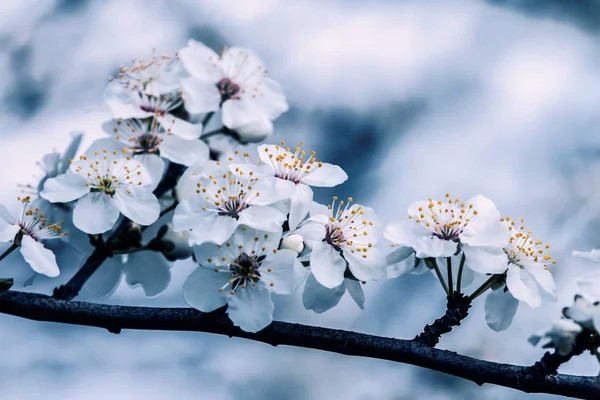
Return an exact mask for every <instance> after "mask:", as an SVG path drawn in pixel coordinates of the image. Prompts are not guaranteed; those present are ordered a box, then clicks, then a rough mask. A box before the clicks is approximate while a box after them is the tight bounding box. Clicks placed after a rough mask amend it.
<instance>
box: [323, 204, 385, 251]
mask: <svg viewBox="0 0 600 400" xmlns="http://www.w3.org/2000/svg"><path fill="white" fill-rule="evenodd" d="M337 199H338V198H337V196H334V197H333V202H332V204H331V205H330V206H328V208H329V210H330V211H331V215H330V217H329V223H328V224H327V225H326V226H325V237H324V238H323V242H325V243H328V244H329V245H331V246H332V247H333V248H334V249H335V250H337V251H342V250H344V251H350V253H351V254H354V253H359V254H360V255H361V256H362V258H367V253H368V251H369V248H371V247H373V243H370V242H369V241H368V236H369V232H370V231H371V229H372V228H373V226H374V223H373V221H368V220H367V219H366V218H365V211H364V210H363V207H362V206H360V205H355V206H353V207H350V204H351V203H352V201H353V199H352V197H348V203H344V201H343V200H340V202H339V203H338V205H337V208H336V204H335V202H336V201H337ZM371 234H372V233H371Z"/></svg>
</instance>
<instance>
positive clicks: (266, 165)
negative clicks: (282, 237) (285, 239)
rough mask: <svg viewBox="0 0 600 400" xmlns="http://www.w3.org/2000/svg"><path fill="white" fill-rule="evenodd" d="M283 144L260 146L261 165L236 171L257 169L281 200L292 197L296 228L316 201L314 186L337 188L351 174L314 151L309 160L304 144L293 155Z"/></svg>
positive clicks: (291, 226)
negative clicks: (318, 155)
mask: <svg viewBox="0 0 600 400" xmlns="http://www.w3.org/2000/svg"><path fill="white" fill-rule="evenodd" d="M283 146H285V142H281V145H262V146H259V147H258V155H259V157H260V159H261V163H260V165H258V166H256V165H252V164H244V165H234V166H232V167H234V168H236V169H238V168H239V169H241V170H244V168H249V167H254V168H252V170H253V171H254V173H255V174H256V176H259V177H261V179H265V180H267V179H268V180H272V181H273V190H275V191H277V192H278V193H280V196H279V197H281V198H289V199H290V200H291V202H290V210H289V217H288V225H289V229H290V230H294V229H296V227H297V226H298V224H300V221H302V220H303V219H304V217H305V216H306V214H307V213H308V211H309V209H310V207H311V204H312V201H313V191H312V189H311V186H320V187H334V186H337V185H339V184H341V183H343V182H345V181H346V180H347V179H348V175H346V173H345V172H344V171H343V170H342V169H341V168H340V167H338V166H337V165H333V164H327V163H323V162H321V161H317V160H316V158H315V156H316V153H315V152H314V151H313V152H311V153H310V155H309V156H308V157H306V153H305V151H304V150H302V149H301V147H302V143H300V145H299V146H298V147H296V148H294V150H293V152H292V151H291V149H290V148H285V147H283Z"/></svg>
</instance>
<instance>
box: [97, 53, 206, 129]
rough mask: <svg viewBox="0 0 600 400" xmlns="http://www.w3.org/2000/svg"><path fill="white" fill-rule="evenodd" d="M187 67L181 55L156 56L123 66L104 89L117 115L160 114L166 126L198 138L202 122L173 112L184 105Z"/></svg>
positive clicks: (163, 124) (145, 116)
mask: <svg viewBox="0 0 600 400" xmlns="http://www.w3.org/2000/svg"><path fill="white" fill-rule="evenodd" d="M182 77H183V70H182V68H181V67H180V64H179V59H178V57H177V56H174V57H171V56H161V57H158V56H154V57H153V58H152V59H151V60H150V61H148V62H146V61H137V62H134V63H133V65H132V66H131V67H121V71H120V72H119V75H118V76H117V78H116V79H113V80H111V82H110V83H109V84H108V86H107V88H106V90H105V92H104V100H105V102H106V104H107V105H108V107H109V108H110V110H111V111H112V114H113V118H114V119H130V118H142V119H143V118H152V117H154V118H156V121H157V122H158V123H159V124H160V125H161V126H162V128H163V129H164V130H165V131H166V132H168V133H173V134H175V135H178V136H179V137H181V138H183V139H188V140H193V139H198V138H199V137H200V135H201V134H202V124H199V123H198V124H192V123H190V122H187V121H185V120H183V119H181V118H177V117H175V116H174V115H173V114H172V112H173V111H174V110H176V109H178V108H180V107H181V106H182V105H183V98H182V97H181V79H182Z"/></svg>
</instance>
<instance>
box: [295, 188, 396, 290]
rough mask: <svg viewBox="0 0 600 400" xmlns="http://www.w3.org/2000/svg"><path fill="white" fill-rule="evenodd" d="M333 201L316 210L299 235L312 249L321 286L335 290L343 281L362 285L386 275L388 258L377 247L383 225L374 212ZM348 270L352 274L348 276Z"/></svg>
mask: <svg viewBox="0 0 600 400" xmlns="http://www.w3.org/2000/svg"><path fill="white" fill-rule="evenodd" d="M336 200H337V197H334V198H333V203H332V204H331V206H328V207H324V206H322V207H321V208H318V207H314V206H313V209H312V210H311V217H310V218H309V219H308V220H307V221H305V222H304V223H303V224H302V226H301V227H300V228H298V230H297V231H296V233H297V234H299V235H300V236H302V237H303V238H304V240H305V241H306V242H307V244H309V246H310V247H311V249H312V252H311V254H310V270H311V272H312V274H313V275H314V277H315V279H316V280H317V282H318V283H320V284H321V285H323V286H325V287H326V288H330V289H332V288H335V287H338V286H339V285H341V284H342V282H344V277H346V276H347V274H351V275H348V276H354V278H356V279H358V280H361V281H369V280H376V281H377V280H381V279H384V278H385V275H386V260H385V256H384V255H383V254H382V253H381V252H380V251H379V249H378V248H376V247H375V244H376V243H377V239H378V236H379V233H380V229H381V225H380V223H379V220H378V219H377V216H376V215H375V212H374V211H373V209H371V208H369V207H365V206H361V205H360V204H352V198H348V203H344V201H340V202H339V203H338V204H337V205H336ZM347 268H348V269H349V271H348V272H347Z"/></svg>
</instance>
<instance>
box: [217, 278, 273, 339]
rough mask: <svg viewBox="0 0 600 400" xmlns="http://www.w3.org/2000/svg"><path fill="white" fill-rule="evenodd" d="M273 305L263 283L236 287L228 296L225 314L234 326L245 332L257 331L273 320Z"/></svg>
mask: <svg viewBox="0 0 600 400" xmlns="http://www.w3.org/2000/svg"><path fill="white" fill-rule="evenodd" d="M274 309H275V305H274V304H273V300H271V294H270V293H269V291H268V290H267V289H266V288H265V286H264V285H260V284H258V285H256V286H252V285H248V286H247V287H246V288H245V289H242V288H241V287H240V288H238V289H237V290H236V292H235V294H234V295H232V296H231V297H230V298H229V301H228V307H227V314H229V319H231V322H233V324H234V325H235V326H239V327H240V329H242V330H243V331H246V332H258V331H260V330H261V329H263V328H265V327H267V326H268V325H269V324H270V323H271V322H273V310H274Z"/></svg>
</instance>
